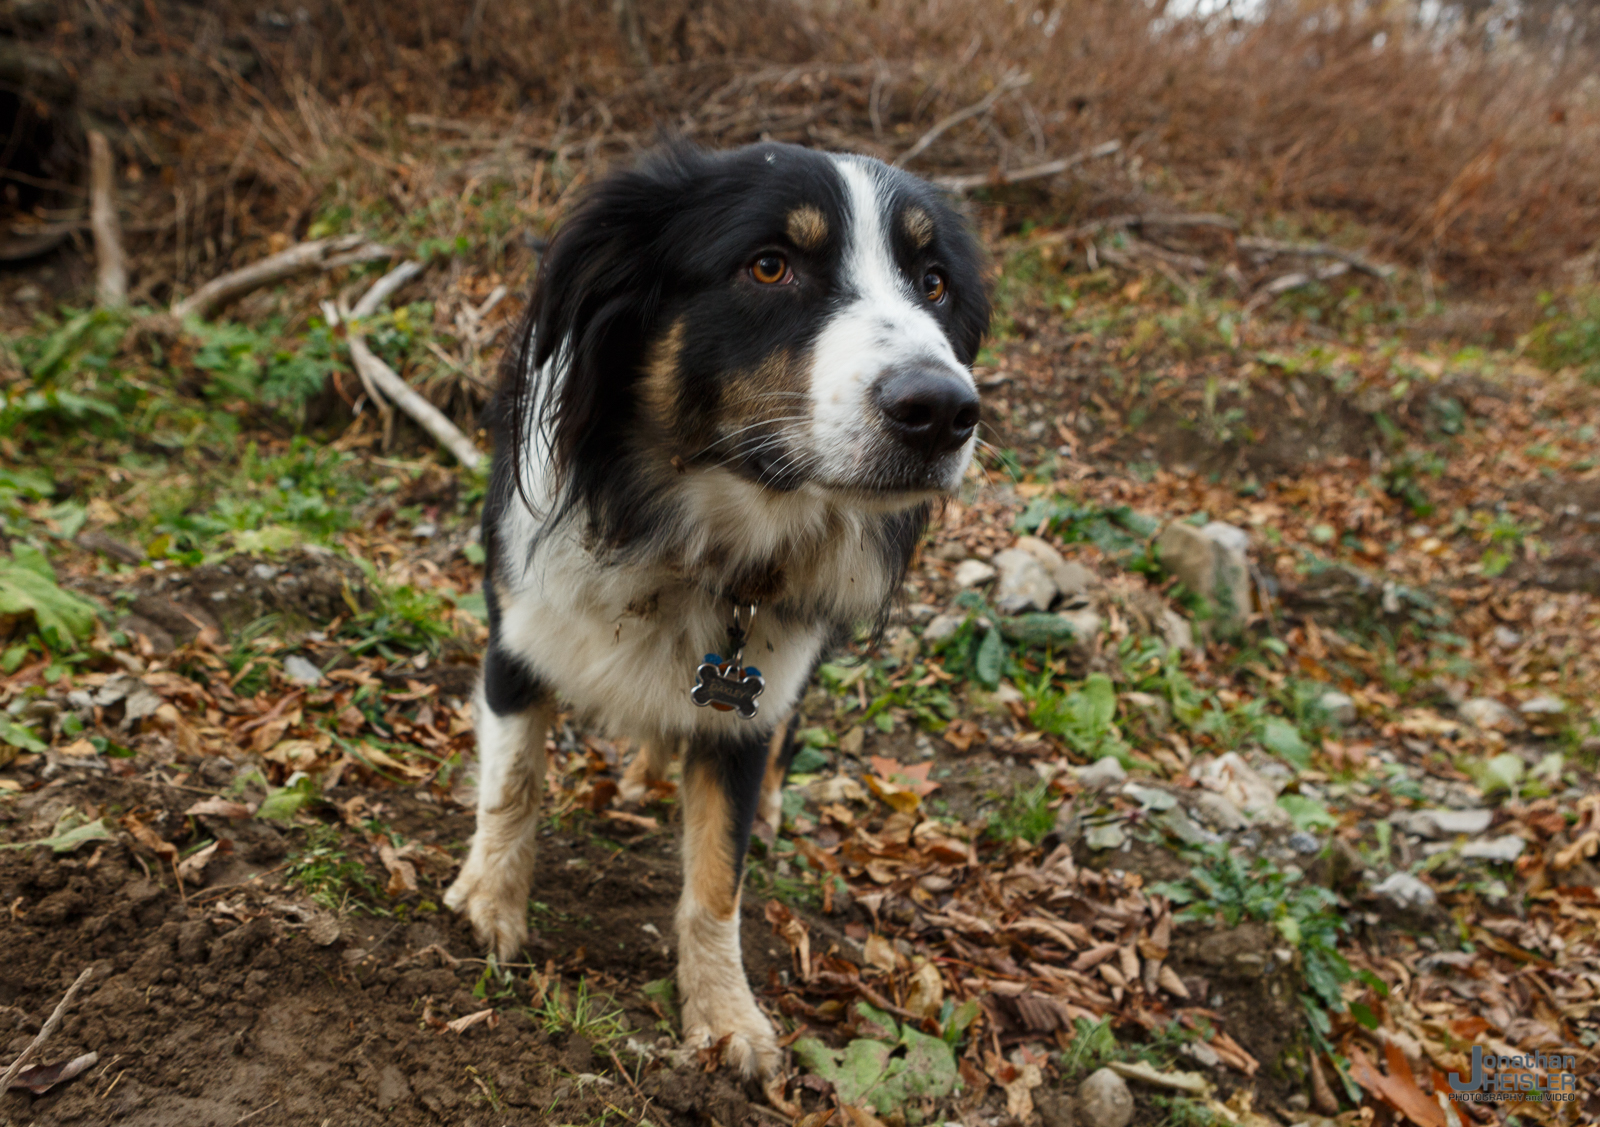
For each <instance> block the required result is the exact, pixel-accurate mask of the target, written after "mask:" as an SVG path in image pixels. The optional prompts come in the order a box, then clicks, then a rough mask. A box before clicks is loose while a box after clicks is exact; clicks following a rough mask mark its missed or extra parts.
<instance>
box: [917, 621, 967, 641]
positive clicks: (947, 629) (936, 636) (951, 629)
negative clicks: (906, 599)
mask: <svg viewBox="0 0 1600 1127" xmlns="http://www.w3.org/2000/svg"><path fill="white" fill-rule="evenodd" d="M966 620H967V616H966V615H964V614H939V615H935V616H934V617H933V619H932V620H931V621H930V622H929V623H928V625H927V628H926V629H924V630H923V631H922V640H923V641H924V642H928V643H935V642H942V641H944V640H945V639H946V638H948V637H950V636H951V635H953V634H954V633H955V632H956V631H957V630H960V629H961V624H962V623H963V622H965V621H966Z"/></svg>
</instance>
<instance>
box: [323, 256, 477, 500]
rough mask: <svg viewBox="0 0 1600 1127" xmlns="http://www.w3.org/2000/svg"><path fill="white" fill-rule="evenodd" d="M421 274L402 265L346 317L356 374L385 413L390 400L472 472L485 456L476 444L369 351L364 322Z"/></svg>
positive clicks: (418, 265) (411, 264) (412, 265)
mask: <svg viewBox="0 0 1600 1127" xmlns="http://www.w3.org/2000/svg"><path fill="white" fill-rule="evenodd" d="M421 272H422V264H421V263H420V262H402V263H401V264H400V265H399V266H396V267H395V268H394V269H393V270H391V271H389V272H388V273H387V274H385V275H384V276H383V277H381V278H379V279H378V280H377V282H375V283H374V284H373V286H372V288H371V289H370V290H368V291H367V292H366V294H365V295H364V296H363V297H362V298H361V300H360V301H358V302H356V304H355V308H353V309H351V310H350V312H349V313H348V314H346V316H345V323H346V330H347V334H348V335H347V343H348V344H349V346H350V359H351V360H352V361H354V362H355V366H356V374H357V375H359V376H360V377H361V382H362V384H363V385H364V386H365V387H366V388H367V389H368V390H367V394H368V395H369V396H371V397H373V399H374V406H377V407H378V408H379V410H380V411H381V410H382V409H383V406H384V404H383V400H385V399H387V400H388V401H389V402H390V403H392V404H394V406H396V407H398V408H399V409H400V410H402V411H404V412H405V413H406V414H407V415H408V416H409V417H410V418H411V419H412V421H413V422H415V423H417V425H419V426H420V427H422V429H423V430H425V431H427V432H428V433H429V434H430V435H432V436H433V437H434V439H435V440H436V441H437V442H438V443H439V445H441V446H443V447H444V448H445V449H446V450H448V451H450V453H451V454H452V455H454V457H455V459H456V461H458V462H460V463H461V464H462V465H463V466H466V467H467V468H468V469H469V470H470V469H477V468H478V464H479V463H480V462H481V461H482V459H483V456H482V455H481V454H479V453H478V449H477V447H475V446H473V445H472V441H471V440H470V439H468V438H467V436H466V435H464V434H462V433H461V430H460V428H458V427H457V426H456V425H455V424H454V423H452V422H451V421H450V420H449V419H447V418H446V417H445V416H444V413H443V412H442V411H440V410H439V409H438V408H437V407H435V406H434V405H433V404H432V403H429V402H428V401H427V400H426V399H425V398H423V397H422V395H421V394H419V393H418V392H417V391H416V390H415V389H414V388H412V386H411V385H410V384H408V383H406V381H405V380H403V379H401V378H400V376H399V374H398V373H397V372H395V370H394V369H393V368H391V367H389V365H387V364H385V363H384V362H383V361H382V360H380V359H378V357H377V356H376V355H374V354H373V351H372V350H371V349H370V348H368V347H367V341H366V337H365V336H363V335H362V332H361V325H360V318H362V317H370V316H371V315H372V314H374V313H376V312H377V311H378V308H379V306H381V305H382V304H383V303H384V301H386V300H387V299H388V298H389V297H391V296H392V295H393V294H394V292H395V291H396V290H398V289H399V288H400V287H401V286H403V285H404V284H405V283H406V282H408V281H410V280H411V279H412V278H414V277H416V276H417V275H418V274H419V273H421Z"/></svg>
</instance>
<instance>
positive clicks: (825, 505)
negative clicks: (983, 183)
mask: <svg viewBox="0 0 1600 1127" xmlns="http://www.w3.org/2000/svg"><path fill="white" fill-rule="evenodd" d="M988 317H989V306H988V299H987V297H986V295H985V292H984V282H983V277H982V271H981V268H980V263H979V255H978V249H977V246H976V244H975V242H974V240H973V237H972V235H971V234H970V233H969V232H968V230H967V228H966V227H965V225H964V224H963V222H962V221H961V219H960V218H959V217H958V216H957V214H956V213H955V212H954V211H953V210H952V209H951V208H950V206H948V205H947V204H946V203H945V202H944V201H943V200H942V199H941V197H940V196H939V194H938V193H937V192H935V191H934V190H933V189H932V188H931V187H930V186H929V185H928V184H926V183H925V182H923V181H921V180H919V179H917V178H916V177H914V176H911V175H910V174H908V173H905V172H902V171H900V170H897V169H894V168H891V167H889V166H887V165H885V164H882V163H880V162H878V161H875V160H870V159H867V158H863V157H858V156H847V155H836V154H828V153H820V152H814V151H810V150H807V149H803V148H798V147H794V146H790V145H781V144H758V145H752V146H749V147H746V148H742V149H738V150H734V151H731V152H724V153H709V152H703V151H699V150H696V149H693V148H689V147H686V146H673V147H669V148H667V149H665V150H663V151H661V152H658V153H656V154H655V155H653V156H651V157H649V158H647V159H646V160H645V161H644V162H643V163H642V164H641V165H640V166H639V167H638V168H637V169H635V170H633V171H628V172H623V173H620V174H616V175H613V176H611V177H610V178H609V179H606V180H604V181H603V182H601V183H600V184H598V185H597V186H596V187H595V188H594V190H593V191H592V193H591V194H590V195H589V196H588V198H587V199H586V200H585V202H583V203H582V204H581V205H580V206H579V207H578V208H577V209H576V211H575V212H574V213H573V214H572V216H571V217H570V218H569V219H568V221H567V222H566V223H565V224H564V226H563V227H562V229H561V230H560V232H559V233H558V235H557V236H556V238H555V239H554V241H553V242H552V244H551V245H550V248H549V250H548V252H547V253H546V255H545V258H544V261H543V262H542V263H541V266H540V270H539V275H538V279H537V282H536V285H535V290H534V294H533V298H532V301H531V304H530V306H529V309H528V312H527V315H526V317H525V319H524V321H523V323H522V326H521V328H520V330H519V332H518V335H517V338H516V340H515V343H514V346H513V347H512V348H511V349H510V350H509V354H508V356H507V358H506V361H505V363H504V365H503V370H502V376H501V381H502V382H501V388H500V391H499V393H498V396H497V400H496V406H495V410H494V422H493V433H494V439H495V450H496V456H495V461H494V471H493V476H492V479H491V483H490V489H489V496H488V500H487V502H486V504H485V508H484V514H483V546H484V550H485V553H486V557H487V559H486V564H485V568H486V570H485V577H484V588H485V596H486V601H487V603H488V608H489V633H490V637H489V648H488V652H487V654H486V655H485V658H484V664H483V676H482V680H481V682H480V685H479V688H478V691H477V698H476V716H477V721H476V723H477V735H478V747H479V756H480V768H479V770H480V776H479V799H478V822H477V832H476V833H475V834H474V836H473V839H472V848H471V852H470V854H469V856H468V857H467V860H466V863H465V864H464V865H463V867H462V870H461V874H460V876H459V877H458V878H457V880H456V882H455V884H454V886H453V887H452V888H451V889H450V892H449V894H448V896H447V897H446V901H447V903H448V904H449V905H450V906H451V907H452V908H456V909H459V910H461V911H464V912H465V913H466V914H467V916H468V917H470V919H471V921H472V924H473V926H474V928H475V930H476V932H477V934H478V936H479V937H480V939H481V940H482V941H483V942H485V943H487V944H488V945H489V947H490V948H491V949H492V950H494V951H495V952H497V953H498V954H499V956H500V957H501V958H504V959H510V958H513V957H514V956H515V954H516V953H517V951H518V950H519V948H520V947H521V946H522V944H523V942H524V941H525V939H526V938H527V923H526V919H527V902H528V896H529V891H530V886H531V883H532V881H533V877H534V843H535V836H536V823H537V814H538V806H539V797H540V790H541V787H542V784H543V781H544V775H545V755H544V746H545V736H546V732H547V729H548V728H549V726H550V724H551V722H552V719H553V717H554V715H555V712H556V708H557V702H558V701H562V702H565V704H566V706H568V707H569V708H571V709H572V710H573V715H574V716H575V718H577V720H578V721H579V722H580V723H583V724H588V725H593V726H596V727H598V728H600V729H602V730H604V731H605V732H607V733H608V734H610V735H612V736H614V737H625V738H628V739H630V740H632V741H633V742H634V743H636V744H637V745H639V746H640V747H641V749H642V750H641V752H640V759H639V761H638V763H636V764H635V766H634V767H633V768H632V769H631V770H630V772H629V774H628V777H627V780H626V781H627V784H628V789H629V790H630V791H632V792H634V793H637V792H638V791H639V790H641V789H642V782H643V780H644V779H645V778H647V777H648V776H650V775H652V774H657V775H659V774H661V773H663V772H664V770H665V766H666V764H667V762H668V760H669V759H670V757H671V756H673V755H675V754H678V755H682V757H683V781H682V786H681V790H680V795H681V802H682V813H683V846H682V847H683V870H684V881H683V895H682V899H681V901H680V903H679V906H678V912H677V939H678V987H679V994H680V1002H681V1004H682V1012H683V1025H684V1030H683V1032H684V1038H685V1041H686V1043H689V1044H698V1045H706V1044H712V1043H715V1042H718V1041H720V1040H722V1039H723V1038H724V1037H727V1038H728V1041H727V1045H726V1049H725V1054H724V1059H725V1060H726V1061H727V1062H728V1063H730V1064H733V1065H735V1066H737V1067H738V1068H740V1069H741V1070H743V1071H744V1072H745V1073H746V1074H747V1075H753V1074H763V1075H764V1074H769V1073H771V1072H772V1070H773V1069H774V1068H775V1067H776V1066H777V1063H778V1050H777V1046H776V1042H775V1040H774V1036H773V1032H772V1027H771V1025H770V1023H769V1022H768V1020H767V1018H766V1016H765V1015H764V1014H763V1013H762V1012H761V1010H760V1009H759V1008H758V1007H757V1005H756V1002H755V998H754V996H753V995H752V993H751V991H750V986H749V983H748V982H747V980H746V978H745V973H744V967H743V965H742V962H741V956H740V950H739V888H740V882H741V877H742V871H743V859H744V855H745V851H746V848H747V846H748V844H749V839H750V832H751V825H752V823H753V820H754V819H755V817H756V815H757V812H758V806H760V807H762V808H763V813H764V814H765V816H766V817H767V818H768V819H769V821H771V822H773V823H776V821H777V812H776V805H777V801H778V785H779V784H780V783H781V781H782V775H783V772H784V770H785V769H786V765H787V756H788V751H787V750H786V746H785V745H786V743H787V742H788V741H789V740H791V739H792V736H790V735H789V733H791V732H792V729H793V724H792V721H791V717H792V714H793V712H794V710H795V708H796V707H797V705H798V702H799V699H800V696H801V693H802V692H803V690H804V688H805V685H806V682H807V680H808V678H809V676H810V675H811V673H812V671H813V670H814V668H815V666H816V663H817V662H818V660H819V657H820V655H821V653H822V651H823V648H824V646H825V645H826V644H828V643H829V642H830V641H832V640H833V639H835V638H836V637H837V636H838V635H839V634H840V632H841V631H843V630H848V629H849V627H850V626H851V625H852V624H854V623H858V622H860V621H862V620H868V619H873V618H878V619H879V620H880V621H881V619H882V616H883V615H884V614H885V613H886V611H887V609H888V608H889V607H890V605H891V603H892V601H893V600H894V598H895V596H896V595H897V594H898V592H899V590H900V586H901V583H902V580H903V577H904V575H905V571H906V567H907V564H908V562H909V560H910V557H911V553H912V551H913V548H914V547H915V545H916V543H917V541H918V539H919V538H920V536H921V535H922V532H923V529H924V527H925V525H926V522H927V518H928V513H929V507H930V504H931V503H933V502H934V501H936V500H937V499H938V498H940V497H941V496H943V495H946V494H948V493H949V492H951V491H952V490H953V489H955V487H956V486H957V484H958V483H959V482H960V481H961V478H962V475H963V473H964V472H965V470H966V468H967V465H968V462H969V461H970V459H971V456H972V450H973V445H974V443H975V441H976V440H975V433H976V428H977V424H978V413H979V411H978V396H977V392H976V390H975V387H974V384H973V380H972V376H971V373H970V372H969V370H968V369H969V366H970V365H971V363H972V360H973V357H974V356H975V354H976V353H977V350H978V345H979V341H980V339H981V337H982V335H983V333H984V332H985V330H986V328H987V325H988ZM769 760H770V761H771V762H770V763H769ZM764 784H765V786H764ZM764 789H765V793H763V790H764Z"/></svg>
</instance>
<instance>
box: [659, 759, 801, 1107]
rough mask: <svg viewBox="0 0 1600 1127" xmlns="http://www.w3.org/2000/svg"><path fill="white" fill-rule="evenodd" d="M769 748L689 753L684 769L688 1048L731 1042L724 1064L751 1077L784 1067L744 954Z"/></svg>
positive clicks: (681, 915) (682, 949) (683, 985)
mask: <svg viewBox="0 0 1600 1127" xmlns="http://www.w3.org/2000/svg"><path fill="white" fill-rule="evenodd" d="M764 751H765V741H762V742H754V741H751V742H748V743H745V744H743V745H737V744H736V745H732V746H724V747H722V748H718V749H717V750H716V751H715V752H703V753H699V754H696V753H693V752H692V753H691V754H690V756H689V757H688V759H687V761H686V762H685V764H684V772H683V790H682V792H681V794H682V799H683V818H684V828H683V897H682V899H681V900H680V901H679V902H678V996H679V998H680V999H681V1000H682V1002H683V1036H684V1042H685V1043H686V1044H688V1045H691V1046H695V1047H705V1046H708V1045H714V1044H716V1043H717V1042H718V1041H720V1040H722V1038H723V1037H728V1038H729V1041H728V1047H727V1051H726V1055H725V1057H724V1060H725V1061H726V1062H727V1063H728V1064H730V1065H732V1066H733V1067H734V1068H736V1069H738V1070H739V1071H740V1072H742V1073H743V1074H744V1075H746V1076H758V1075H759V1076H763V1077H765V1076H771V1075H772V1074H773V1072H775V1071H776V1070H777V1067H778V1062H779V1053H778V1045H777V1041H776V1039H775V1038H774V1037H773V1033H772V1023H771V1022H769V1021H768V1020H767V1016H766V1015H765V1014H764V1013H762V1012H761V1010H760V1008H759V1007H758V1006H757V1005H756V1000H755V995H754V994H752V993H751V991H750V983H749V982H748V981H747V980H746V978H745V973H744V962H743V958H742V955H741V952H740V949H739V885H740V880H741V877H742V875H743V863H744V850H745V847H746V846H747V845H748V844H749V833H750V821H751V818H752V816H753V814H754V812H755V811H754V807H755V800H756V798H757V795H758V791H759V788H760V785H761V779H762V775H763V767H764V762H765V761H764V759H763V754H764Z"/></svg>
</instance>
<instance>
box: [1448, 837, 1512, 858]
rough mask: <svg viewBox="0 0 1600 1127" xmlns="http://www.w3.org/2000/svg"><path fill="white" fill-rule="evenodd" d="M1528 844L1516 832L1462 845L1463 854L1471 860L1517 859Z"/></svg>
mask: <svg viewBox="0 0 1600 1127" xmlns="http://www.w3.org/2000/svg"><path fill="white" fill-rule="evenodd" d="M1527 845H1528V843H1527V842H1525V841H1523V840H1522V839H1521V838H1520V837H1518V836H1517V835H1516V834H1506V835H1505V836H1504V837H1491V838H1485V839H1484V840H1483V841H1470V842H1468V843H1467V844H1466V845H1463V846H1462V847H1461V856H1462V857H1464V858H1466V859H1467V860H1469V861H1515V860H1516V859H1517V858H1518V857H1521V856H1522V851H1523V850H1524V849H1526V848H1527Z"/></svg>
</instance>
